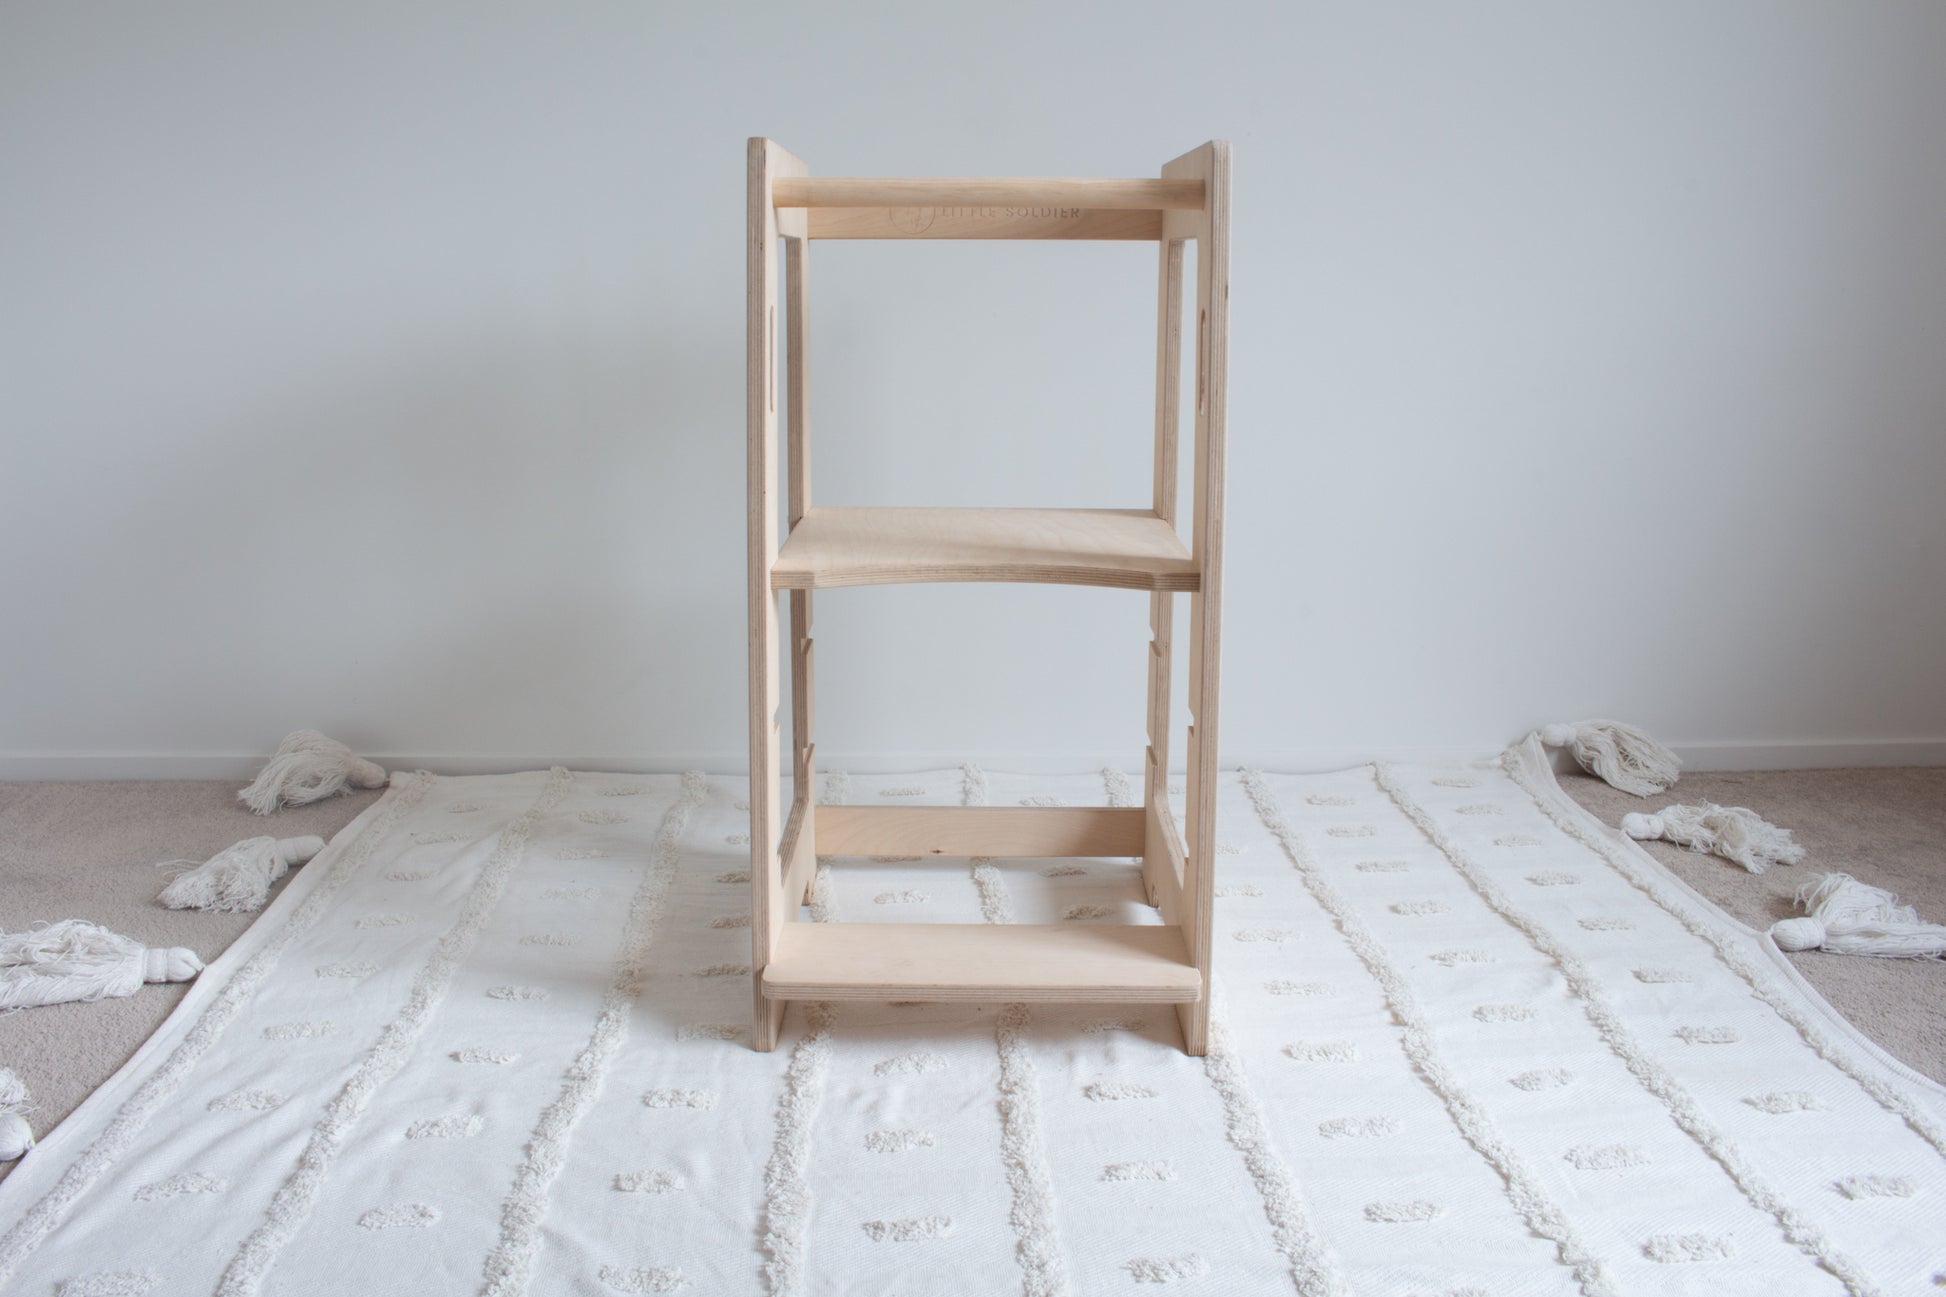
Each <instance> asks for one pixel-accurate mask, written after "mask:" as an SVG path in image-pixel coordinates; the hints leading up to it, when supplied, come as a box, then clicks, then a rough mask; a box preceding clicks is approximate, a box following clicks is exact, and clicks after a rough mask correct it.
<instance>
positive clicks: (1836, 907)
mask: <svg viewBox="0 0 1946 1297" xmlns="http://www.w3.org/2000/svg"><path fill="white" fill-rule="evenodd" d="M1797 903H1798V904H1799V905H1802V906H1803V907H1804V908H1805V909H1806V910H1808V911H1810V913H1808V914H1807V915H1805V916H1804V917H1803V918H1798V919H1782V920H1780V921H1778V922H1776V923H1773V924H1772V925H1771V927H1770V939H1771V940H1772V941H1775V942H1776V943H1777V944H1778V945H1779V946H1780V947H1782V948H1783V949H1785V950H1823V951H1827V952H1829V953H1830V954H1833V955H1880V956H1883V957H1885V958H1888V959H1940V958H1943V957H1946V927H1941V926H1940V925H1939V924H1937V923H1921V922H1920V921H1919V913H1918V911H1916V910H1914V909H1913V908H1912V907H1911V906H1910V905H1900V904H1899V898H1898V897H1896V896H1894V895H1893V894H1892V893H1890V892H1888V891H1886V890H1885V889H1884V888H1883V887H1872V886H1869V885H1868V884H1865V883H1861V882H1859V881H1858V880H1857V879H1856V878H1853V877H1852V876H1851V875H1850V874H1826V875H1825V876H1824V877H1823V878H1821V879H1819V880H1818V881H1817V882H1815V883H1806V884H1805V885H1804V886H1803V887H1800V888H1799V889H1798V892H1797Z"/></svg>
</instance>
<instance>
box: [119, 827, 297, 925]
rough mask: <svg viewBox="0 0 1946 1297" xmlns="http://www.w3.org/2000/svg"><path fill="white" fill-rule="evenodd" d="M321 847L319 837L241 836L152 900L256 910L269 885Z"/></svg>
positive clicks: (170, 904) (228, 911)
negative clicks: (232, 844)
mask: <svg viewBox="0 0 1946 1297" xmlns="http://www.w3.org/2000/svg"><path fill="white" fill-rule="evenodd" d="M322 850H324V839H323V838H320V837H317V836H315V835H313V836H311V837H304V838H245V839H244V840H243V841H242V842H239V843H237V844H236V845H235V846H233V847H227V848H225V849H224V850H222V851H220V852H218V853H217V854H216V855H214V856H211V857H210V858H209V859H208V860H206V861H204V862H203V863H202V864H200V865H197V866H196V867H195V868H194V869H191V870H189V871H188V872H186V873H182V874H178V875H176V878H175V880H174V881H173V882H171V883H170V884H169V885H168V886H167V887H165V888H163V889H162V894H161V895H160V896H158V897H156V899H157V900H158V901H161V902H162V903H163V904H164V905H166V906H168V907H169V908H170V909H172V910H217V911H221V912H223V913H226V914H236V913H240V912H244V911H249V910H261V909H262V908H263V907H264V902H265V901H267V900H269V899H270V885H271V884H272V883H274V882H276V881H277V880H278V879H280V878H282V877H283V876H284V875H285V874H286V873H287V872H289V870H290V869H291V868H292V867H293V866H295V865H301V864H304V863H305V862H306V861H308V860H310V859H311V857H313V856H315V855H317V854H318V852H320V851H322Z"/></svg>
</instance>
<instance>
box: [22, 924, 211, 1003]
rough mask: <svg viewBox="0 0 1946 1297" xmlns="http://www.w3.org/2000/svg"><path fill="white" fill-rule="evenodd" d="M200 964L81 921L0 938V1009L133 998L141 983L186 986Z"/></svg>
mask: <svg viewBox="0 0 1946 1297" xmlns="http://www.w3.org/2000/svg"><path fill="white" fill-rule="evenodd" d="M201 971H203V961H202V960H200V959H198V958H197V957H196V952H195V951H193V950H190V949H188V948H187V947H185V946H167V947H164V946H156V947H147V946H144V945H143V944H142V943H141V942H139V941H137V940H135V938H133V937H124V936H122V935H121V934H120V933H118V932H110V931H109V930H108V929H107V928H104V927H102V926H101V925H100V924H99V923H89V922H88V921H87V920H86V919H62V920H61V921H60V922H59V923H44V924H42V925H41V926H39V927H37V928H32V929H29V930H28V931H26V932H12V933H8V934H6V935H5V936H0V1009H26V1008H35V1007H38V1006H40V1005H45V1004H66V1003H68V1002H69V1001H71V1000H101V999H108V998H111V997H115V996H123V995H133V994H135V992H136V991H138V990H140V989H141V988H142V984H143V983H144V982H186V981H188V980H189V979H190V978H192V977H194V976H196V974H198V973H200V972H201Z"/></svg>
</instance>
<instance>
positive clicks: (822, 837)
mask: <svg viewBox="0 0 1946 1297" xmlns="http://www.w3.org/2000/svg"><path fill="white" fill-rule="evenodd" d="M1146 828H1147V826H1146V825H1145V824H1144V823H1143V818H1142V808H1141V807H1139V806H1128V807H1123V806H820V807H819V808H818V831H817V854H818V855H820V856H878V855H885V856H986V857H990V858H993V859H1018V858H1021V857H1028V858H1032V857H1037V856H1139V855H1141V854H1142V852H1143V850H1144V849H1145V834H1146Z"/></svg>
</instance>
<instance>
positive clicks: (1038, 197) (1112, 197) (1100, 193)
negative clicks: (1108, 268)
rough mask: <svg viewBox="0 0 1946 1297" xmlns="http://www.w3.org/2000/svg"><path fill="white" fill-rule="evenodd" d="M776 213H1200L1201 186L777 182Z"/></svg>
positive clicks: (849, 179) (865, 179)
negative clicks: (991, 210)
mask: <svg viewBox="0 0 1946 1297" xmlns="http://www.w3.org/2000/svg"><path fill="white" fill-rule="evenodd" d="M771 201H772V202H773V203H775V204H776V205H777V206H778V207H1067V208H1086V209H1090V210H1093V211H1200V210H1201V209H1202V206H1203V182H1202V181H1201V180H1097V179H1086V180H1063V179H1033V178H1027V179H1021V178H1005V177H983V178H974V179H963V178H950V177H945V178H931V177H908V176H889V177H870V176H779V177H778V178H777V179H776V180H775V181H774V182H772V185H771Z"/></svg>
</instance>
